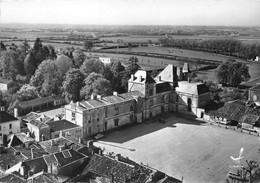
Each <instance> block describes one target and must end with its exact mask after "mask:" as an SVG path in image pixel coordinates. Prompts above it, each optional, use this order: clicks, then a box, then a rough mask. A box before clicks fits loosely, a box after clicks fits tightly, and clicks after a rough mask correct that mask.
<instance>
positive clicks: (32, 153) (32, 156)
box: [31, 148, 33, 159]
mask: <svg viewBox="0 0 260 183" xmlns="http://www.w3.org/2000/svg"><path fill="white" fill-rule="evenodd" d="M31 157H32V159H33V148H31Z"/></svg>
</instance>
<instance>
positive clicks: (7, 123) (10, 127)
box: [0, 111, 21, 141]
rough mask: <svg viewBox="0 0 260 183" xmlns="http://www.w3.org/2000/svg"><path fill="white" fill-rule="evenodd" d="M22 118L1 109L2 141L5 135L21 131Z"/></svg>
mask: <svg viewBox="0 0 260 183" xmlns="http://www.w3.org/2000/svg"><path fill="white" fill-rule="evenodd" d="M20 126H21V125H20V120H19V119H18V118H16V117H14V116H12V115H11V114H9V113H7V112H6V111H0V141H1V140H3V138H4V136H6V137H7V135H9V134H12V133H19V132H20Z"/></svg>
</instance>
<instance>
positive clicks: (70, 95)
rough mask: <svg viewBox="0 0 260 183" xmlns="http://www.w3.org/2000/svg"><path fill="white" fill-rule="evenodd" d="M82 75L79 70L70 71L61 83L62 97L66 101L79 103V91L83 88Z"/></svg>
mask: <svg viewBox="0 0 260 183" xmlns="http://www.w3.org/2000/svg"><path fill="white" fill-rule="evenodd" d="M83 80H84V75H83V74H82V73H81V71H80V70H79V69H70V70H69V71H68V73H67V74H66V78H65V80H64V82H63V90H64V96H65V98H66V100H67V101H74V102H75V101H79V100H80V89H81V88H82V86H83Z"/></svg>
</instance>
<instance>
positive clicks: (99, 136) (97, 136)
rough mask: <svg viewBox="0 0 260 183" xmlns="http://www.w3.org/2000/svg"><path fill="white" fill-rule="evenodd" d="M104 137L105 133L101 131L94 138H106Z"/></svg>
mask: <svg viewBox="0 0 260 183" xmlns="http://www.w3.org/2000/svg"><path fill="white" fill-rule="evenodd" d="M104 137H105V135H103V134H101V133H99V134H97V135H96V136H95V137H94V139H96V140H98V139H102V138H104Z"/></svg>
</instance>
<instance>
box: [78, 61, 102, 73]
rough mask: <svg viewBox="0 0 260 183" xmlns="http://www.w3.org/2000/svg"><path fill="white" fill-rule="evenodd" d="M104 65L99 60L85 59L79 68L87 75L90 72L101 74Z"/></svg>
mask: <svg viewBox="0 0 260 183" xmlns="http://www.w3.org/2000/svg"><path fill="white" fill-rule="evenodd" d="M104 67H105V66H104V64H103V63H102V62H101V61H100V60H95V59H86V60H85V61H84V63H83V64H82V66H81V67H80V70H81V72H82V73H83V74H84V75H85V76H88V75H89V74H90V73H92V72H95V73H100V74H103V73H104Z"/></svg>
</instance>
